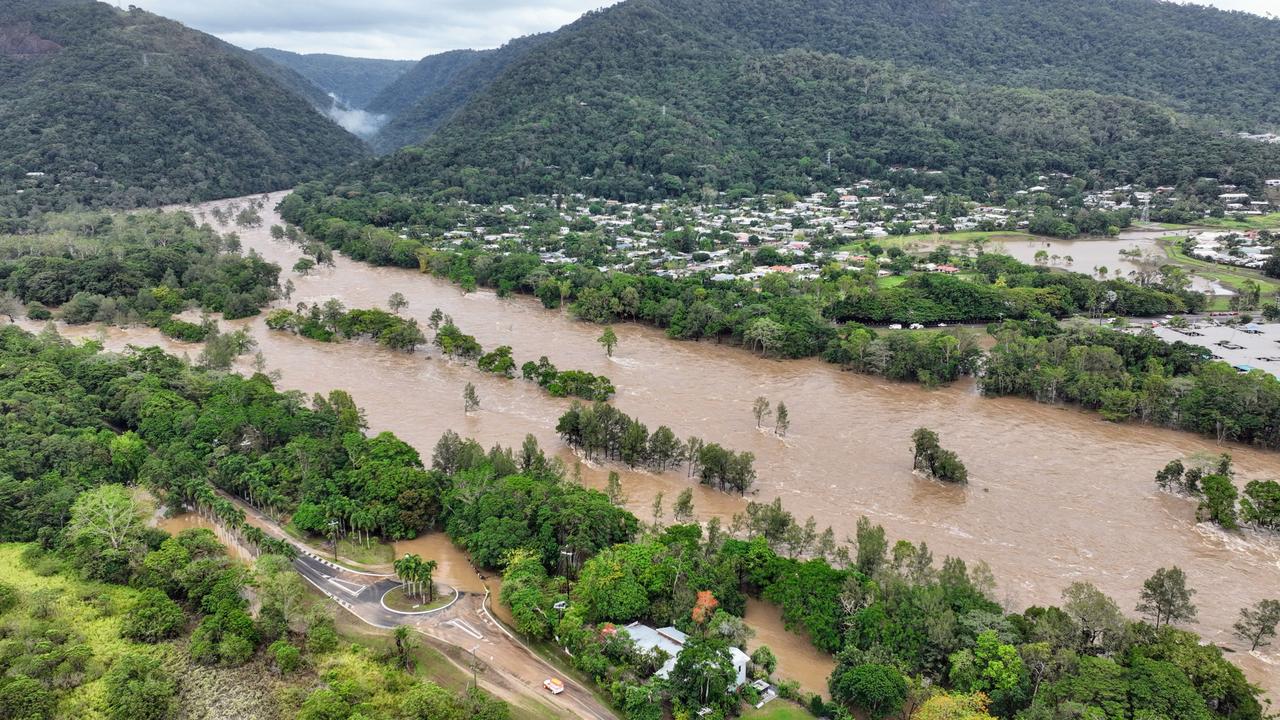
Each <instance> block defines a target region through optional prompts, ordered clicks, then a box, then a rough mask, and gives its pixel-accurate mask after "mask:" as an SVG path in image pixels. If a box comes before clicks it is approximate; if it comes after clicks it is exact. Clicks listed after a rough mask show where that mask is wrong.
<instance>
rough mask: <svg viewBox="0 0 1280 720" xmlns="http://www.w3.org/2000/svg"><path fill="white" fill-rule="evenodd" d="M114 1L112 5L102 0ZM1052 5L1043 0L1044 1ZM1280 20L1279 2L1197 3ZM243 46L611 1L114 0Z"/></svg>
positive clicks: (508, 31)
mask: <svg viewBox="0 0 1280 720" xmlns="http://www.w3.org/2000/svg"><path fill="white" fill-rule="evenodd" d="M108 1H109V2H116V0H108ZM1050 1H1052V0H1046V2H1050ZM1201 2H1202V4H1211V5H1216V6H1218V7H1221V8H1226V9H1231V10H1247V11H1250V12H1255V13H1259V14H1265V13H1267V12H1271V13H1275V14H1280V0H1201ZM118 4H122V5H130V4H132V5H137V6H138V7H141V8H144V9H146V10H150V11H151V12H154V13H157V14H159V15H164V16H165V17H170V18H173V19H175V20H179V21H181V22H183V23H185V24H187V25H189V26H191V27H193V28H196V29H197V30H203V31H204V32H207V33H212V34H214V35H217V36H218V37H220V38H222V39H223V40H226V41H227V42H231V43H234V44H236V45H239V46H241V47H244V48H248V49H253V48H258V47H275V48H281V49H284V50H293V51H295V52H302V53H310V52H329V53H336V54H339V55H350V56H356V57H380V58H400V59H406V60H417V59H418V58H421V57H423V56H424V55H430V54H432V53H437V52H442V51H444V50H454V49H458V48H490V47H497V46H499V45H501V44H502V43H504V42H506V41H507V40H510V39H511V38H514V37H519V36H521V35H528V34H530V33H536V32H544V31H547V30H554V29H556V28H558V27H560V26H562V25H566V24H568V23H570V22H572V21H573V20H575V19H576V18H577V17H578V16H579V15H581V14H582V13H584V12H586V11H587V10H591V9H593V8H598V7H604V6H606V5H612V4H613V1H611V0H118Z"/></svg>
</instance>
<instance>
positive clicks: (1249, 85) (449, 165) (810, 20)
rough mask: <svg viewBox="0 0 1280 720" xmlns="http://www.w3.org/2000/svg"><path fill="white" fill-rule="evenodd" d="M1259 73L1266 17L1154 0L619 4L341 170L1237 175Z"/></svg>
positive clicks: (1275, 48) (507, 186)
mask: <svg viewBox="0 0 1280 720" xmlns="http://www.w3.org/2000/svg"><path fill="white" fill-rule="evenodd" d="M1224 46H1229V47H1227V48H1226V49H1225V50H1223V48H1224ZM473 67H474V66H473ZM1116 68H1123V69H1124V72H1117V71H1116ZM1278 84H1280V21H1276V20H1267V19H1264V18H1261V17H1258V16H1254V15H1247V14H1244V13H1226V12H1222V11H1217V10H1211V9H1206V8H1197V7H1182V6H1176V5H1172V4H1169V3H1162V2H1154V1H1153V0H1114V1H1108V2H1102V1H1101V0H1064V1H1063V2H1059V3H1038V2H1032V1H1031V0H1014V1H1013V2H996V1H995V0H955V1H946V0H907V2H905V3H903V2H893V3H890V2H888V1H887V0H817V1H814V0H768V1H767V2H766V1H765V0H742V1H739V0H735V1H734V2H728V1H727V0H710V1H709V2H708V1H704V0H628V1H627V2H623V3H620V4H619V5H616V6H613V7H611V8H608V9H606V10H602V11H597V12H593V13H589V14H587V15H586V16H584V17H583V18H582V19H580V20H578V21H577V22H575V23H573V24H571V25H569V26H567V27H565V28H562V29H561V30H559V31H557V32H555V33H552V34H550V35H548V36H545V38H544V39H542V40H540V42H538V43H537V45H536V46H534V47H530V48H527V49H526V50H525V52H523V53H522V54H521V55H520V56H519V57H518V58H515V59H513V61H511V62H510V63H509V64H508V65H507V66H506V67H505V68H504V69H503V70H502V71H501V72H500V73H499V74H498V75H497V76H496V77H495V78H493V79H492V81H491V82H488V83H486V84H484V85H483V86H481V87H479V88H478V89H476V88H475V87H474V86H471V87H460V86H459V84H458V83H454V88H455V89H458V90H459V92H458V95H459V96H462V95H466V97H465V102H461V103H453V104H451V105H450V107H449V109H448V111H447V112H434V113H424V112H423V111H424V110H425V109H427V108H431V107H432V106H433V104H435V103H440V100H441V95H440V93H439V92H437V93H435V94H433V95H431V96H428V97H427V98H426V99H425V100H423V101H422V102H420V103H419V104H418V105H417V106H416V107H415V108H412V109H410V110H408V111H405V112H404V113H402V114H400V115H399V116H398V117H396V118H395V119H394V120H393V121H392V122H391V124H390V125H388V127H387V128H386V129H385V130H384V131H383V135H382V136H381V137H379V138H377V139H376V140H375V141H374V145H375V147H377V148H378V149H380V150H387V149H389V148H390V147H394V146H395V145H398V144H402V143H404V142H412V141H414V140H415V138H414V137H413V135H414V133H415V132H416V133H417V136H418V140H419V141H420V139H421V138H423V137H427V136H428V135H429V134H430V137H429V139H428V140H427V141H426V142H425V143H424V144H423V145H422V146H421V147H419V148H413V149H409V150H405V151H402V152H401V153H399V154H397V155H395V156H392V157H389V158H385V159H383V160H380V161H378V162H377V163H376V164H375V165H374V166H373V167H372V168H371V169H369V170H368V171H365V172H362V173H357V174H352V175H349V176H348V177H346V178H344V179H346V180H349V181H359V180H361V179H370V178H373V179H377V180H379V181H386V182H388V183H390V184H391V185H392V186H393V187H400V188H404V189H419V190H421V189H425V190H445V189H448V188H451V187H460V188H462V189H463V190H464V191H465V194H466V195H467V196H469V197H474V198H478V199H492V198H500V197H505V196H508V195H516V194H523V193H527V192H559V191H564V190H569V189H581V190H583V191H587V192H591V193H596V194H602V195H609V196H615V197H627V198H637V197H653V196H662V195H672V194H683V193H686V192H696V191H699V190H700V189H701V188H703V187H708V186H709V187H714V188H719V189H727V188H731V187H734V186H740V187H743V188H746V189H747V190H748V191H754V190H755V189H757V188H766V189H785V190H794V191H807V190H810V189H815V188H820V187H824V186H826V187H829V186H830V185H832V184H835V183H838V182H841V181H843V180H847V179H852V178H854V177H864V176H873V177H875V176H882V175H884V174H885V173H886V172H887V170H886V169H887V168H889V167H891V166H899V165H901V166H914V167H917V168H927V169H930V170H934V171H937V172H935V173H932V174H931V175H930V176H929V179H928V184H929V186H930V187H936V188H939V189H950V190H958V191H965V190H971V189H974V188H976V187H982V186H986V185H989V184H991V183H1000V182H1006V181H1019V182H1020V181H1022V180H1024V179H1025V178H1026V176H1027V175H1031V174H1035V173H1040V172H1045V171H1062V172H1068V173H1072V174H1085V175H1089V174H1092V175H1094V176H1096V177H1097V178H1099V180H1106V181H1122V182H1123V181H1141V182H1146V183H1153V184H1154V183H1178V182H1185V181H1189V180H1192V179H1194V178H1196V177H1199V176H1204V175H1208V176H1215V177H1222V178H1223V179H1226V180H1229V181H1231V182H1235V183H1237V184H1240V185H1242V186H1247V187H1256V186H1257V185H1258V184H1259V183H1260V181H1261V179H1262V177H1263V176H1274V175H1273V173H1276V172H1280V149H1278V148H1276V147H1275V146H1266V145H1263V144H1259V143H1253V142H1247V141H1244V140H1240V139H1238V138H1236V137H1235V136H1234V131H1235V130H1238V129H1243V128H1249V129H1259V128H1267V127H1270V126H1271V123H1273V122H1274V121H1275V120H1276V119H1280V92H1278V91H1277V88H1278V87H1280V85H1278ZM467 92H470V94H469V95H468V94H467ZM415 116H416V117H415ZM423 117H426V118H428V121H427V122H420V120H421V119H422V118H423ZM411 127H412V130H409V128H411ZM828 153H830V164H828Z"/></svg>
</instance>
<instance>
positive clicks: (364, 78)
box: [253, 48, 417, 109]
mask: <svg viewBox="0 0 1280 720" xmlns="http://www.w3.org/2000/svg"><path fill="white" fill-rule="evenodd" d="M253 52H254V53H257V54H258V55H260V56H262V57H265V58H267V59H269V60H271V61H272V62H275V63H278V64H280V65H283V66H284V67H287V68H289V69H290V70H293V71H294V72H296V73H298V74H299V75H301V76H302V77H304V78H306V79H307V80H308V81H310V82H311V83H312V84H314V85H315V86H316V87H318V88H320V89H321V90H323V91H324V92H326V93H333V94H334V95H336V96H338V98H339V99H340V100H342V102H344V103H346V104H347V105H349V106H351V107H353V108H357V109H363V108H365V107H367V106H368V105H369V103H370V102H371V101H372V100H373V99H374V97H376V96H377V95H378V93H379V92H381V91H382V90H383V89H384V88H386V87H387V86H388V85H391V84H392V83H394V82H396V81H397V80H399V79H400V78H401V76H403V75H404V74H405V73H406V72H408V71H409V70H410V69H412V68H414V67H415V66H416V65H417V63H415V62H414V61H412V60H379V59H375V58H353V57H344V56H342V55H329V54H326V53H311V54H306V55H303V54H300V53H295V52H289V51H287V50H277V49H275V48H258V49H257V50H254V51H253Z"/></svg>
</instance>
